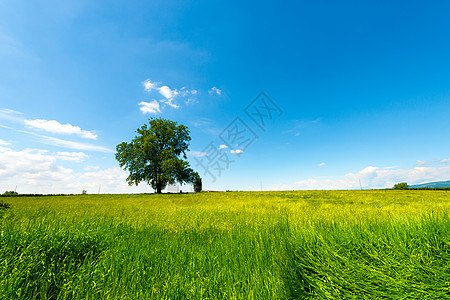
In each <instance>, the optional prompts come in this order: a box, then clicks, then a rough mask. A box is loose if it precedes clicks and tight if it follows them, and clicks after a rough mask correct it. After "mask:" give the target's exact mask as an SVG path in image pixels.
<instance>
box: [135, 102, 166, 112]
mask: <svg viewBox="0 0 450 300" xmlns="http://www.w3.org/2000/svg"><path fill="white" fill-rule="evenodd" d="M139 106H140V108H139V109H140V110H141V111H142V113H143V114H157V113H160V112H161V109H160V108H159V102H158V101H156V100H153V101H152V102H145V101H141V102H139Z"/></svg>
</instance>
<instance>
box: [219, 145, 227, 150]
mask: <svg viewBox="0 0 450 300" xmlns="http://www.w3.org/2000/svg"><path fill="white" fill-rule="evenodd" d="M226 148H228V146H227V145H220V146H219V150H220V149H226Z"/></svg>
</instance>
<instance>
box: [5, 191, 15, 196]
mask: <svg viewBox="0 0 450 300" xmlns="http://www.w3.org/2000/svg"><path fill="white" fill-rule="evenodd" d="M3 195H5V196H17V195H19V193H17V192H15V191H6V192H4V193H3Z"/></svg>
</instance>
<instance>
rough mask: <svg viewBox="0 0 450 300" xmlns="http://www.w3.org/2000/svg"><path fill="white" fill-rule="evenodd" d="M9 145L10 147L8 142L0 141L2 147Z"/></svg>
mask: <svg viewBox="0 0 450 300" xmlns="http://www.w3.org/2000/svg"><path fill="white" fill-rule="evenodd" d="M7 145H9V143H8V142H7V141H4V140H2V139H0V146H7Z"/></svg>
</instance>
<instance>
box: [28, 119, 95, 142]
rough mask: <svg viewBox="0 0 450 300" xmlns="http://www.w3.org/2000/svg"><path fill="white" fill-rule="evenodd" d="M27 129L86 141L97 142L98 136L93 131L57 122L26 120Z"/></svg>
mask: <svg viewBox="0 0 450 300" xmlns="http://www.w3.org/2000/svg"><path fill="white" fill-rule="evenodd" d="M24 122H25V125H26V127H28V128H31V129H40V130H44V131H47V132H51V133H58V134H75V135H78V136H80V137H82V138H85V139H91V140H96V139H97V138H98V135H97V134H95V133H94V132H93V131H88V130H82V129H81V128H80V127H79V126H74V125H72V124H68V123H67V124H61V123H59V122H58V121H56V120H41V119H35V120H24Z"/></svg>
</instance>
